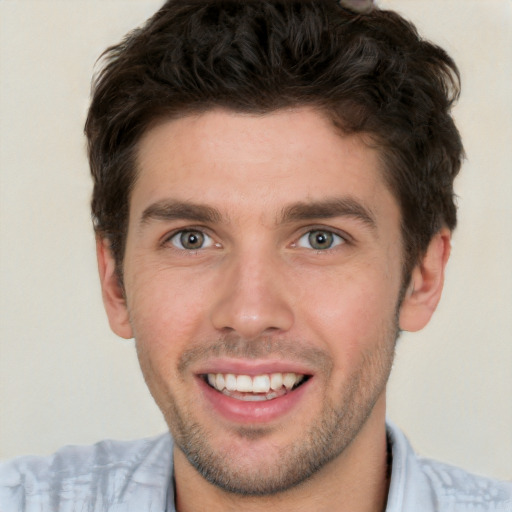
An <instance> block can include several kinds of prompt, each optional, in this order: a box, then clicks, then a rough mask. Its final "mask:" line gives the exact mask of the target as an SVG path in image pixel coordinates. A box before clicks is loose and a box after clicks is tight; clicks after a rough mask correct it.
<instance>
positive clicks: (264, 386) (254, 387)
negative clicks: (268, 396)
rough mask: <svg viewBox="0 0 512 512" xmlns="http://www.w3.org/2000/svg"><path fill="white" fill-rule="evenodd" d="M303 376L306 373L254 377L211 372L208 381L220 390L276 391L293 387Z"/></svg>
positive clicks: (243, 391) (245, 391)
mask: <svg viewBox="0 0 512 512" xmlns="http://www.w3.org/2000/svg"><path fill="white" fill-rule="evenodd" d="M303 378H304V375H301V374H296V373H271V374H263V375H254V376H252V377H251V376H250V375H235V374H233V373H209V374H208V383H209V384H210V386H212V387H214V388H215V389H217V390H219V391H222V390H223V389H227V390H228V391H239V392H242V393H268V392H269V391H270V390H271V389H272V390H274V391H275V390H277V389H280V388H282V387H283V386H284V387H285V388H286V389H292V388H293V386H295V385H296V384H298V383H299V382H300V381H301V380H302V379H303Z"/></svg>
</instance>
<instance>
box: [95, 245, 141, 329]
mask: <svg viewBox="0 0 512 512" xmlns="http://www.w3.org/2000/svg"><path fill="white" fill-rule="evenodd" d="M96 256H97V259H98V271H99V274H100V283H101V293H102V296H103V304H104V306H105V310H106V312H107V316H108V321H109V324H110V328H111V329H112V330H113V331H114V332H115V333H116V334H117V335H118V336H121V338H126V339H130V338H133V332H132V328H131V325H130V318H129V315H128V308H127V306H126V298H125V295H124V291H123V288H122V286H121V283H120V282H119V276H118V274H117V272H116V263H115V260H114V257H113V255H112V251H111V250H110V242H109V241H108V239H106V238H102V237H100V236H97V237H96Z"/></svg>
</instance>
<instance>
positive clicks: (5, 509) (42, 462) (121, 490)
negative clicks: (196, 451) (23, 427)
mask: <svg viewBox="0 0 512 512" xmlns="http://www.w3.org/2000/svg"><path fill="white" fill-rule="evenodd" d="M171 475H172V440H171V437H170V435H168V434H165V435H162V436H159V437H154V438H149V439H141V440H137V441H129V442H121V441H110V440H106V441H101V442H99V443H96V444H95V445H92V446H66V447H64V448H61V449H60V450H59V451H57V452H56V453H54V454H53V455H50V456H48V457H33V456H27V457H19V458H16V459H13V460H10V461H7V462H3V463H0V510H2V512H9V511H10V510H12V511H15V510H16V511H24V510H41V511H52V512H56V511H59V512H61V511H62V512H64V511H68V510H69V511H71V510H77V509H78V508H77V507H81V508H79V509H80V510H87V511H89V510H90V511H96V510H98V511H100V510H108V509H109V507H111V506H117V505H119V507H120V508H115V509H116V510H136V508H134V504H135V503H138V506H144V507H146V505H147V504H148V503H152V502H162V503H164V502H165V495H166V492H167V487H168V484H169V481H170V479H171ZM107 503H108V504H109V505H108V506H107V505H106V504H107ZM128 503H130V507H124V508H123V504H128ZM149 509H150V508H149V507H146V510H149Z"/></svg>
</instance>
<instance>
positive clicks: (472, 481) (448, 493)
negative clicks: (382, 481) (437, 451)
mask: <svg viewBox="0 0 512 512" xmlns="http://www.w3.org/2000/svg"><path fill="white" fill-rule="evenodd" d="M418 464H419V466H420V468H421V470H422V472H423V473H424V475H425V476H426V478H427V479H428V481H429V483H430V486H431V488H432V491H433V493H434V494H435V496H436V498H437V500H438V502H439V503H440V504H443V505H444V506H445V508H446V510H450V511H451V510H454V511H458V510H471V511H475V512H476V511H492V512H494V511H496V512H512V482H504V481H500V480H495V479H492V478H486V477H483V476H478V475H475V474H472V473H468V472H467V471H464V470H463V469H461V468H457V467H454V466H450V465H448V464H443V463H441V462H437V461H434V460H430V459H424V458H421V457H420V458H418ZM442 510H444V508H443V509H442Z"/></svg>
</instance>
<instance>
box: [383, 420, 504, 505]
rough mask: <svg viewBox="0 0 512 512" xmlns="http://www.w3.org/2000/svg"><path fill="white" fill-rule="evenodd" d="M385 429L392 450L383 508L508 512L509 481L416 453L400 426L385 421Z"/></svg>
mask: <svg viewBox="0 0 512 512" xmlns="http://www.w3.org/2000/svg"><path fill="white" fill-rule="evenodd" d="M387 433H388V439H389V441H390V444H391V447H392V454H393V464H392V471H391V484H390V489H389V497H388V508H387V509H386V510H387V512H399V511H403V510H414V511H415V512H434V511H435V512H512V482H503V481H499V480H494V479H492V478H486V477H482V476H477V475H474V474H471V473H468V472H467V471H464V470H463V469H461V468H457V467H454V466H450V465H448V464H443V463H441V462H437V461H434V460H431V459H427V458H423V457H419V456H417V455H416V453H415V452H414V451H413V449H412V447H411V445H410V444H409V442H408V440H407V438H406V437H405V435H404V434H403V433H402V432H401V431H400V429H398V428H397V427H396V426H394V425H392V424H388V427H387Z"/></svg>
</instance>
